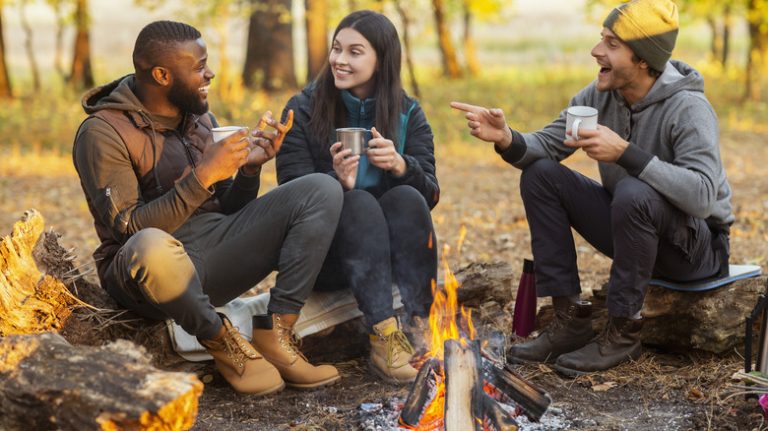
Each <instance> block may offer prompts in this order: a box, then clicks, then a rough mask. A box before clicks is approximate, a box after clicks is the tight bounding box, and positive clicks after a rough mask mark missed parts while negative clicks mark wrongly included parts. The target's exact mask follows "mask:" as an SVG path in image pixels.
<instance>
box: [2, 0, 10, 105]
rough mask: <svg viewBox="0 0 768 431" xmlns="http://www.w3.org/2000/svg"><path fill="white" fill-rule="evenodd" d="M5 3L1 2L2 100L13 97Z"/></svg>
mask: <svg viewBox="0 0 768 431" xmlns="http://www.w3.org/2000/svg"><path fill="white" fill-rule="evenodd" d="M4 9H5V2H4V1H3V0H0V99H8V98H11V97H13V92H12V91H11V78H10V76H8V66H7V64H6V63H5V36H4V34H5V33H4V32H3V10H4Z"/></svg>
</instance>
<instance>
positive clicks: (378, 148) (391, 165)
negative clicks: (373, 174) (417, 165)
mask: <svg viewBox="0 0 768 431" xmlns="http://www.w3.org/2000/svg"><path fill="white" fill-rule="evenodd" d="M371 135H372V136H373V139H371V140H370V141H368V151H367V153H366V154H367V155H368V161H369V162H371V164H372V165H373V166H376V167H377V168H379V169H383V170H385V171H389V172H391V173H392V175H394V176H396V177H401V176H403V175H404V174H405V171H406V169H407V168H408V165H407V164H406V163H405V159H404V158H403V156H401V155H400V153H398V152H397V150H396V149H395V144H394V143H393V142H392V141H391V140H389V139H386V138H385V137H383V136H381V133H379V131H378V130H376V128H375V127H371Z"/></svg>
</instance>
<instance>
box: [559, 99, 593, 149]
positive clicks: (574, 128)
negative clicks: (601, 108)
mask: <svg viewBox="0 0 768 431" xmlns="http://www.w3.org/2000/svg"><path fill="white" fill-rule="evenodd" d="M579 129H584V130H597V109H595V108H593V107H591V106H571V107H570V108H568V110H566V115H565V130H570V131H571V137H572V138H573V139H574V140H577V141H578V140H579ZM566 138H567V136H566Z"/></svg>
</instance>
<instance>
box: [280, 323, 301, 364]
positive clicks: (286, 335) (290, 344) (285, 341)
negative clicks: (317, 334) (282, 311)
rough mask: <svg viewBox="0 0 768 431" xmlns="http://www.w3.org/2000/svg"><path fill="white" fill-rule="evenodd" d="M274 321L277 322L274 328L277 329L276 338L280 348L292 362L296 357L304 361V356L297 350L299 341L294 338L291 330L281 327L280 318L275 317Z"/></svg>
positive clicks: (294, 335)
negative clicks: (289, 356)
mask: <svg viewBox="0 0 768 431" xmlns="http://www.w3.org/2000/svg"><path fill="white" fill-rule="evenodd" d="M275 320H277V322H276V324H275V327H276V328H277V334H278V336H277V338H278V340H279V341H280V347H282V348H283V350H285V351H286V352H288V354H289V355H291V359H292V360H295V359H296V358H297V357H298V358H301V359H303V360H305V361H306V360H307V358H306V356H304V354H303V353H301V350H299V346H300V345H301V341H300V340H299V339H298V337H296V333H295V332H293V328H291V327H288V326H284V325H282V323H281V322H280V317H275Z"/></svg>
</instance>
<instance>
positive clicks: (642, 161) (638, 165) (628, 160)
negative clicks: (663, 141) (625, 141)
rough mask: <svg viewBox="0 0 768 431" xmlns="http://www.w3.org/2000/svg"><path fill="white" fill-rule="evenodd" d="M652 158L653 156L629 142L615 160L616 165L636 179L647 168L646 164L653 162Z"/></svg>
mask: <svg viewBox="0 0 768 431" xmlns="http://www.w3.org/2000/svg"><path fill="white" fill-rule="evenodd" d="M653 157H654V156H653V154H651V153H649V152H647V151H645V150H643V149H642V148H640V147H638V146H637V145H634V144H632V143H631V142H630V143H629V146H627V149H626V150H624V154H622V155H621V157H619V159H618V160H616V164H618V165H619V166H621V167H622V168H624V169H626V170H627V173H629V174H630V175H632V176H633V177H637V176H639V175H640V173H641V172H643V169H645V167H646V166H648V163H650V162H651V160H653Z"/></svg>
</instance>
